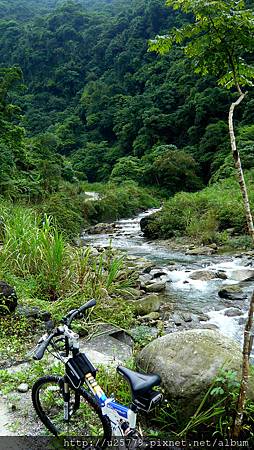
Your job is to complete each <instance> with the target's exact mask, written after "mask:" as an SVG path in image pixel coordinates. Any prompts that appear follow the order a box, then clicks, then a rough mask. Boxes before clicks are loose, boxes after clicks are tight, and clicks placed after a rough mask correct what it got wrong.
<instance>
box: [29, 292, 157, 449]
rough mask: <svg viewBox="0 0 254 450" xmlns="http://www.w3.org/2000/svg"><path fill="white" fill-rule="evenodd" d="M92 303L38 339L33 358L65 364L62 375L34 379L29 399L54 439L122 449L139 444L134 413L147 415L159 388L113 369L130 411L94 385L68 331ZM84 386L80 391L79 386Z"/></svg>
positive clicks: (92, 372) (151, 380) (152, 379)
mask: <svg viewBox="0 0 254 450" xmlns="http://www.w3.org/2000/svg"><path fill="white" fill-rule="evenodd" d="M95 305H96V301H95V300H94V299H92V300H90V301H88V302H87V303H86V304H85V305H83V306H81V307H80V308H79V309H74V310H72V311H70V312H69V313H68V314H67V315H66V316H65V317H64V318H63V319H62V325H60V326H58V327H57V328H55V329H54V330H53V331H51V333H50V334H49V333H47V334H45V335H44V336H42V338H41V339H40V340H39V342H38V345H37V347H36V349H35V352H34V356H33V358H34V359H35V360H41V359H42V357H43V355H44V353H45V351H46V350H48V351H49V352H50V353H52V354H53V355H54V357H56V358H58V359H59V360H61V361H62V362H63V363H64V366H65V373H64V375H63V376H58V375H48V376H43V377H42V378H40V379H38V380H37V381H36V382H35V384H34V385H33V388H32V401H33V406H34V408H35V411H36V413H37V415H38V416H39V418H40V420H41V421H42V423H43V424H44V425H45V427H46V428H47V429H48V430H49V431H50V433H51V434H53V435H54V436H78V437H82V436H89V437H90V436H96V437H98V440H97V441H96V445H95V448H100V449H105V448H107V447H108V445H109V442H112V441H111V439H112V436H115V437H117V439H119V438H121V445H120V447H121V449H123V450H124V449H135V448H138V447H140V446H141V445H142V436H141V434H140V433H139V431H138V430H137V429H136V420H137V413H138V412H139V411H145V412H149V411H150V410H151V409H152V408H153V407H155V406H156V405H158V404H159V402H160V401H161V400H162V394H161V393H160V392H158V391H156V390H154V389H153V388H154V387H155V386H159V385H160V381H161V380H160V377H159V375H156V374H148V375H147V374H143V373H139V372H135V371H133V370H130V369H128V368H126V367H123V366H118V367H117V371H118V373H119V374H121V375H122V376H123V377H124V378H125V379H126V380H127V381H128V382H129V385H130V389H131V394H132V401H131V404H130V406H129V407H127V406H124V405H121V404H119V403H117V402H116V401H115V399H114V397H113V396H112V397H110V398H108V397H107V395H106V394H105V393H104V391H103V390H102V388H101V387H100V386H99V385H98V383H97V381H96V372H97V369H95V367H94V366H93V364H92V362H91V361H90V360H89V359H88V357H87V356H86V354H85V353H81V352H80V351H79V335H78V334H77V333H75V332H74V331H73V330H72V329H71V325H72V321H73V320H74V319H77V318H80V317H83V314H84V313H85V311H86V310H88V309H89V308H91V307H93V306H95ZM84 386H85V387H84Z"/></svg>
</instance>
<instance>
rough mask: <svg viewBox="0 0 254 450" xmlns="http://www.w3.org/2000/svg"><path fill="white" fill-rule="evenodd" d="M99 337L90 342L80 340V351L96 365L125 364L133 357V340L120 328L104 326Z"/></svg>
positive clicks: (98, 331) (100, 328)
mask: <svg viewBox="0 0 254 450" xmlns="http://www.w3.org/2000/svg"><path fill="white" fill-rule="evenodd" d="M97 333H98V335H97V336H96V335H95V336H94V337H92V339H90V340H85V339H80V351H81V352H83V353H87V355H88V357H89V358H91V361H92V363H93V364H95V365H104V366H106V367H107V365H114V366H116V365H118V364H123V363H124V362H125V361H126V360H129V359H130V358H131V357H132V347H133V339H132V337H131V336H130V334H129V333H126V332H125V331H124V330H122V329H121V328H119V327H115V326H112V325H109V324H102V325H101V326H100V327H99V328H98V330H97Z"/></svg>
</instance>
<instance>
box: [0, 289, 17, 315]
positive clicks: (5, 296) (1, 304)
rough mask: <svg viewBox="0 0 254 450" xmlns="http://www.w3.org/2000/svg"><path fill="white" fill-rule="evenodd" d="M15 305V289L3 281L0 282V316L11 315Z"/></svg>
mask: <svg viewBox="0 0 254 450" xmlns="http://www.w3.org/2000/svg"><path fill="white" fill-rule="evenodd" d="M17 304H18V297H17V294H16V291H15V289H14V288H13V287H12V286H10V285H9V284H8V283H6V282H5V281H0V315H6V314H10V313H12V312H13V311H15V309H16V307H17Z"/></svg>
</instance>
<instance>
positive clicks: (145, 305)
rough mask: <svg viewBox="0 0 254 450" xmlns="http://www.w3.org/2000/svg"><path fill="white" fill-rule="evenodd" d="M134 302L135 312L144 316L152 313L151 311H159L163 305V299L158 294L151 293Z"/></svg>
mask: <svg viewBox="0 0 254 450" xmlns="http://www.w3.org/2000/svg"><path fill="white" fill-rule="evenodd" d="M132 304H133V306H134V312H135V313H136V314H138V315H141V316H143V315H147V314H150V313H151V312H158V311H159V309H160V306H161V299H160V297H159V296H158V295H155V294H151V295H148V296H147V297H144V298H141V299H140V300H136V301H135V302H132Z"/></svg>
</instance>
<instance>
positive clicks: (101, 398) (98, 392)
mask: <svg viewBox="0 0 254 450" xmlns="http://www.w3.org/2000/svg"><path fill="white" fill-rule="evenodd" d="M86 384H87V386H88V387H89V389H90V391H91V392H92V393H93V395H94V396H95V397H96V398H97V400H98V402H99V403H100V406H104V404H105V402H106V400H107V399H108V398H107V396H106V394H105V392H103V390H102V389H101V387H100V386H99V385H98V383H97V381H96V380H95V378H94V377H93V375H92V374H91V373H88V374H87V375H86Z"/></svg>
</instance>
